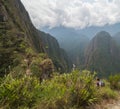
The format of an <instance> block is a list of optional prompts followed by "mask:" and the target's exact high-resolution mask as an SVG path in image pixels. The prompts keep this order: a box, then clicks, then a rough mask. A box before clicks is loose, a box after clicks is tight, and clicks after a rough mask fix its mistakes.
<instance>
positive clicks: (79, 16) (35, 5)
mask: <svg viewBox="0 0 120 109" xmlns="http://www.w3.org/2000/svg"><path fill="white" fill-rule="evenodd" d="M21 1H22V2H23V4H24V6H25V8H26V9H27V11H28V12H29V14H30V17H31V20H32V22H33V24H34V25H35V26H36V27H37V28H42V27H46V26H47V27H50V28H53V27H56V26H60V25H61V26H65V27H72V28H85V27H88V26H103V25H105V24H114V23H118V22H120V0H21Z"/></svg>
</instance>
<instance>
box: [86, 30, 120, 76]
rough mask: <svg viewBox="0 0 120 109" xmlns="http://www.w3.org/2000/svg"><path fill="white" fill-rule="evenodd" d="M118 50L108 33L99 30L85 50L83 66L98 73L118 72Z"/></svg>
mask: <svg viewBox="0 0 120 109" xmlns="http://www.w3.org/2000/svg"><path fill="white" fill-rule="evenodd" d="M119 65H120V51H119V48H118V46H117V44H116V42H115V41H114V40H113V38H112V37H111V36H110V34H109V33H107V32H105V31H101V32H99V33H98V34H96V36H95V37H94V38H93V39H92V40H91V42H90V44H89V45H88V48H87V50H86V61H85V66H86V67H87V68H88V69H89V70H92V71H97V72H99V75H102V76H107V75H110V74H112V73H118V72H120V67H119Z"/></svg>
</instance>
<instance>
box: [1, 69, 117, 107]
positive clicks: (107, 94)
mask: <svg viewBox="0 0 120 109" xmlns="http://www.w3.org/2000/svg"><path fill="white" fill-rule="evenodd" d="M94 77H95V74H91V73H90V72H89V71H81V72H80V71H74V72H72V73H70V74H62V75H59V74H57V73H54V74H53V76H52V78H51V79H47V80H43V81H42V82H41V83H40V81H39V79H38V78H37V77H36V76H33V75H32V76H27V75H23V76H21V77H14V76H13V74H12V73H11V74H9V75H7V76H6V77H4V78H1V79H0V108H4V109H7V108H10V109H23V108H24V109H43V108H44V109H80V108H82V107H84V108H86V107H88V106H90V105H91V104H95V103H97V102H99V101H101V100H103V99H111V98H112V99H115V98H116V97H117V92H115V91H113V90H111V89H110V87H109V85H107V84H108V83H107V84H106V86H105V87H103V88H102V87H101V88H98V87H96V84H95V79H94Z"/></svg>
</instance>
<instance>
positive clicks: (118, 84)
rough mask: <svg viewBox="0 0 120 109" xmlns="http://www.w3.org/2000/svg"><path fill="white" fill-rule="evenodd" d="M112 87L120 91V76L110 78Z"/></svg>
mask: <svg viewBox="0 0 120 109" xmlns="http://www.w3.org/2000/svg"><path fill="white" fill-rule="evenodd" d="M109 82H110V87H111V88H112V89H117V90H120V74H116V75H111V76H109Z"/></svg>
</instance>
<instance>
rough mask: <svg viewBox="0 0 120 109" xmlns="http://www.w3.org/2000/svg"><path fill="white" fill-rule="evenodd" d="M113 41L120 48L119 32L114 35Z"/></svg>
mask: <svg viewBox="0 0 120 109" xmlns="http://www.w3.org/2000/svg"><path fill="white" fill-rule="evenodd" d="M113 38H114V40H115V41H116V42H117V44H118V46H119V47H120V32H118V33H116V34H115V35H114V36H113Z"/></svg>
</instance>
